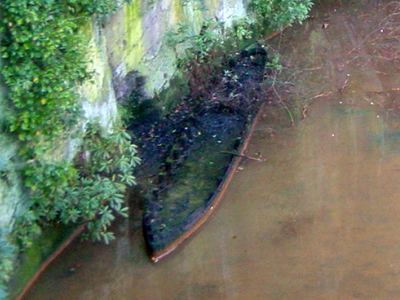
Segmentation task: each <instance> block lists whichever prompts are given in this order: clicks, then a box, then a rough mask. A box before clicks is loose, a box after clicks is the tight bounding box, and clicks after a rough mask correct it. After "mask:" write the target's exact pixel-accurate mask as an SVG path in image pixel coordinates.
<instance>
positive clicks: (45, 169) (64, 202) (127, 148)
mask: <svg viewBox="0 0 400 300" xmlns="http://www.w3.org/2000/svg"><path fill="white" fill-rule="evenodd" d="M130 139H131V138H130V136H129V135H128V134H127V132H126V131H125V129H124V128H122V127H118V128H115V129H114V131H113V132H112V133H105V132H103V131H102V130H101V129H100V127H99V126H94V125H89V126H88V129H87V131H86V136H85V137H84V141H83V144H82V148H81V150H80V151H79V153H78V154H77V157H76V159H75V162H74V163H73V162H69V161H62V162H55V163H45V162H40V163H38V162H34V163H32V164H30V165H28V167H27V168H26V169H25V173H24V175H25V176H26V180H25V182H26V184H27V186H28V187H29V188H30V193H31V200H32V204H31V207H30V208H29V211H28V212H26V213H24V215H23V217H22V218H20V219H19V222H18V224H17V225H16V235H17V238H18V239H19V242H20V243H21V244H22V245H23V246H30V243H31V241H32V238H33V237H34V236H35V235H37V234H39V233H40V225H42V226H43V225H44V224H51V223H54V222H58V223H62V224H66V225H68V224H87V226H88V229H89V231H88V237H90V238H91V239H93V240H98V241H104V242H106V243H108V242H109V241H110V240H111V239H112V238H113V234H112V233H111V232H109V231H108V227H109V226H110V224H111V222H112V221H113V220H114V214H115V213H118V214H120V215H123V216H126V215H127V208H126V207H125V205H124V195H125V190H126V188H127V187H128V186H132V185H134V184H135V178H134V177H133V175H132V172H133V168H134V167H135V166H136V165H137V164H138V163H139V162H140V160H139V158H138V157H137V151H136V146H134V145H132V144H131V141H130ZM32 228H33V229H34V230H32Z"/></svg>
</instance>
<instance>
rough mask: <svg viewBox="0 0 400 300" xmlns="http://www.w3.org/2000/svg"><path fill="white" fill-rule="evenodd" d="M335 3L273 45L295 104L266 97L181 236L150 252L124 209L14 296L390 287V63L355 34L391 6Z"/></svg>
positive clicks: (399, 256) (393, 230)
mask: <svg viewBox="0 0 400 300" xmlns="http://www.w3.org/2000/svg"><path fill="white" fill-rule="evenodd" d="M342 2H345V1H342ZM337 3H338V2H336V1H335V2H333V4H329V5H326V6H324V7H320V8H318V9H317V10H316V12H315V15H314V18H313V19H312V20H311V21H310V22H308V23H307V24H306V25H305V26H304V27H299V28H294V29H291V30H290V31H288V32H287V33H285V35H284V36H282V38H281V40H279V41H275V42H274V43H275V44H274V45H273V47H275V48H278V47H279V45H281V52H282V57H283V63H284V64H285V66H288V70H290V71H287V73H288V74H285V73H284V74H283V75H282V76H283V77H284V78H285V79H286V80H288V81H289V80H290V81H291V82H294V83H295V85H294V87H292V88H291V89H290V90H289V91H288V92H287V93H286V94H283V95H285V97H286V98H288V99H291V100H293V101H297V102H296V103H303V102H301V101H300V100H303V101H304V99H306V100H308V102H306V103H307V107H306V109H307V117H306V118H305V120H304V121H302V122H301V123H300V124H299V125H298V126H296V127H294V128H283V127H281V126H279V123H276V119H280V118H284V116H285V113H284V112H283V111H280V110H279V109H277V108H276V107H275V108H272V107H268V108H267V109H266V111H265V118H264V119H263V121H262V122H260V124H259V126H258V129H257V132H256V135H255V137H254V139H253V140H252V144H251V146H250V149H249V153H257V152H259V153H261V154H263V156H264V157H266V158H267V161H266V162H257V161H250V160H249V161H245V162H244V163H243V164H242V166H241V170H240V171H239V172H238V173H237V176H236V178H235V179H234V181H233V183H232V185H231V187H230V189H229V191H228V193H227V194H226V198H225V200H224V202H223V204H222V206H221V208H220V209H219V210H218V213H217V214H216V215H215V216H214V217H213V218H212V219H211V220H210V222H209V223H208V224H207V225H206V226H205V227H204V228H203V230H202V231H201V232H200V233H199V234H198V235H197V236H196V237H195V238H194V239H192V240H191V241H190V243H189V244H188V245H187V246H186V247H184V248H183V249H181V250H180V251H178V253H176V254H174V255H173V256H172V257H170V258H169V259H167V260H166V261H163V262H161V263H160V264H157V265H153V264H151V263H150V262H149V261H148V259H147V257H146V255H145V252H144V250H143V249H144V243H143V240H142V237H141V232H140V230H133V231H132V228H133V227H135V226H136V228H138V227H140V220H139V219H137V220H131V221H126V222H125V223H122V224H120V225H119V227H118V232H119V237H118V239H117V241H116V242H114V243H113V244H112V245H111V246H109V247H106V246H101V245H92V244H89V243H83V244H75V245H74V246H73V247H72V248H71V249H69V250H68V251H67V252H66V253H65V254H64V255H63V256H62V257H61V258H60V259H59V260H58V261H57V262H56V263H55V264H54V265H53V266H52V267H51V268H50V269H49V270H48V271H47V272H46V273H45V274H44V276H43V277H42V279H41V280H40V282H39V283H38V284H37V286H36V287H35V288H34V290H32V292H31V293H30V295H29V297H28V299H41V300H43V299H85V300H86V299H138V300H144V299H145V300H153V299H154V300H158V299H165V300H170V299H176V300H178V299H184V300H187V299H196V300H197V299H213V300H214V299H400V218H399V214H400V201H399V199H400V184H399V180H398V177H399V174H400V173H399V172H400V155H399V151H400V150H399V149H400V119H399V117H398V116H397V115H396V105H397V102H396V101H398V96H400V95H397V94H396V91H395V89H396V88H398V87H399V86H400V85H399V83H400V76H399V75H400V74H399V71H398V67H399V65H398V64H397V63H396V60H382V59H380V58H377V57H376V55H375V54H376V53H377V52H376V51H375V50H376V48H374V47H380V45H382V43H376V41H380V42H382V41H383V42H384V41H386V40H385V36H375V35H376V34H378V32H379V31H377V32H376V33H374V34H372V35H369V33H370V32H373V30H374V28H377V26H378V25H381V21H382V20H383V19H384V18H385V16H387V15H388V14H389V13H390V11H391V10H388V9H385V8H384V5H386V4H387V3H389V1H349V2H348V4H343V6H340V5H338V4H337ZM346 5H349V6H346ZM393 22H394V21H393ZM323 23H328V24H329V26H327V27H326V26H321V24H323ZM391 24H392V23H391ZM368 36H369V37H372V38H373V39H372V40H371V39H368V42H369V43H365V42H363V41H367V40H366V37H368ZM373 43H375V45H374V44H373ZM355 47H356V48H357V50H352V49H354V48H355ZM388 49H389V48H388ZM378 50H379V51H381V50H382V49H378ZM378 50H377V51H378ZM374 51H375V52H374ZM383 52H385V51H383ZM383 52H382V53H383ZM310 54H312V55H310ZM285 76H286V77H285ZM387 91H391V92H390V93H388V92H387ZM282 93H285V92H284V91H283V92H282ZM321 94H322V96H319V97H316V96H318V95H321ZM396 95H397V96H396ZM396 97H397V98H396ZM71 267H73V268H74V270H73V272H72V271H71Z"/></svg>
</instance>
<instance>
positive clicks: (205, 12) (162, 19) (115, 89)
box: [0, 0, 246, 238]
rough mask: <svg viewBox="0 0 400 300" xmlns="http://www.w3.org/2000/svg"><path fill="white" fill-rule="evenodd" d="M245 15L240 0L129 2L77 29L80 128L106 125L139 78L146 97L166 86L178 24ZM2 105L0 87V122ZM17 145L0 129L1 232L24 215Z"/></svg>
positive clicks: (67, 148)
mask: <svg viewBox="0 0 400 300" xmlns="http://www.w3.org/2000/svg"><path fill="white" fill-rule="evenodd" d="M245 14H246V11H245V3H244V2H243V0H153V1H151V0H149V1H145V0H132V2H131V3H130V4H125V5H124V6H123V7H121V8H120V9H119V10H118V11H117V12H116V13H115V14H114V15H113V16H110V17H109V18H108V19H107V20H105V21H104V22H99V21H96V20H93V22H92V23H91V24H87V26H85V27H84V28H82V30H83V31H84V32H85V34H86V36H87V37H88V39H89V45H90V46H89V51H88V56H89V58H90V61H91V63H90V69H91V70H92V71H94V75H93V79H92V80H91V81H88V82H86V83H85V84H83V85H82V86H81V87H79V88H78V90H79V94H80V98H81V99H80V101H81V103H82V108H83V111H84V117H85V118H84V119H82V124H83V123H85V122H86V121H88V120H94V119H97V120H99V121H100V123H101V124H102V125H103V126H104V127H109V126H110V124H112V121H113V120H114V118H115V117H116V115H117V99H118V98H120V97H123V96H126V95H129V94H130V93H131V92H132V90H133V89H135V88H136V87H137V86H138V81H139V78H142V77H143V78H144V79H145V81H144V82H145V83H144V93H145V94H146V95H147V96H148V97H153V96H154V95H155V94H158V93H160V92H161V91H162V90H164V89H166V88H168V86H169V82H170V80H171V78H173V77H174V75H175V72H176V56H175V52H174V51H173V50H172V49H170V48H168V47H167V46H166V44H165V38H164V37H165V33H166V32H168V31H170V30H172V29H173V28H174V27H176V26H177V24H178V23H185V24H188V25H189V26H191V28H192V29H193V31H194V32H199V30H200V28H201V24H202V22H203V21H204V20H205V19H208V18H214V19H217V20H219V21H223V22H225V23H226V25H227V26H229V24H230V23H231V22H232V20H233V19H235V18H241V17H244V16H245ZM0 67H1V61H0ZM7 107H8V104H7V101H6V89H5V88H4V87H2V86H1V84H0V124H1V123H3V120H4V118H5V116H6V113H7ZM76 144H77V143H76V142H74V141H69V142H67V143H66V144H65V143H64V142H62V141H60V145H59V146H58V148H60V149H58V150H56V151H54V153H55V154H54V155H56V156H63V155H67V156H69V157H72V156H73V153H74V148H75V147H74V145H76ZM17 146H18V145H17V143H16V141H15V139H13V138H12V137H11V136H9V135H7V134H6V133H4V132H3V131H0V149H1V151H0V232H1V231H2V229H4V228H6V229H9V228H11V227H12V224H13V220H14V219H15V218H14V217H15V216H16V215H17V214H18V212H19V211H23V204H24V201H23V199H24V193H23V189H22V184H21V180H20V178H19V177H18V176H17V171H16V170H17V169H18V161H17V160H16V159H17V156H16V151H17ZM0 238H1V237H0Z"/></svg>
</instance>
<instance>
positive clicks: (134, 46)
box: [124, 1, 144, 70]
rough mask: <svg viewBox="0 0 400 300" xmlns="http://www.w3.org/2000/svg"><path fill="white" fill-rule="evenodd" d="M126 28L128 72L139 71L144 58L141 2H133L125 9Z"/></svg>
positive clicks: (125, 60)
mask: <svg viewBox="0 0 400 300" xmlns="http://www.w3.org/2000/svg"><path fill="white" fill-rule="evenodd" d="M124 27H125V34H124V36H125V41H126V46H125V47H124V62H125V64H126V68H127V70H133V69H137V67H138V65H139V63H140V62H141V60H142V59H143V57H144V46H143V26H142V15H141V1H132V3H131V4H129V5H126V6H125V7H124Z"/></svg>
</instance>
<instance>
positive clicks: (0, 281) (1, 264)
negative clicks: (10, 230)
mask: <svg viewBox="0 0 400 300" xmlns="http://www.w3.org/2000/svg"><path fill="white" fill-rule="evenodd" d="M15 252H16V251H15V247H13V246H12V244H10V242H9V241H8V240H7V234H6V233H5V232H3V231H1V230H0V299H5V298H6V297H7V292H6V290H7V289H6V286H5V283H6V282H7V281H8V280H9V278H10V274H11V272H12V271H13V267H14V265H13V263H14V258H15Z"/></svg>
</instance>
